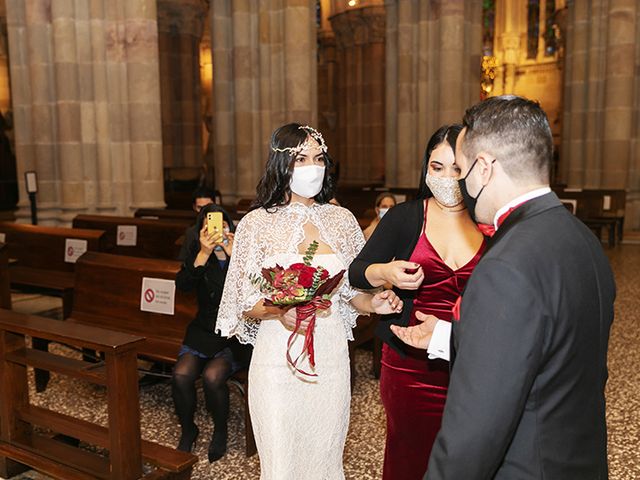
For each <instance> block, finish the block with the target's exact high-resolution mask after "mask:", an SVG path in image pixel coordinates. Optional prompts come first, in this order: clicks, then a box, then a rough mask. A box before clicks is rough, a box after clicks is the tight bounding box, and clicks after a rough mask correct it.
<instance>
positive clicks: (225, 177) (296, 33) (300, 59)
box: [210, 0, 317, 202]
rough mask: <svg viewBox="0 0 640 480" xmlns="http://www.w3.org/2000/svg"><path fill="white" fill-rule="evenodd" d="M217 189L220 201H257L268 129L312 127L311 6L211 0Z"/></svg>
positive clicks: (305, 0)
mask: <svg viewBox="0 0 640 480" xmlns="http://www.w3.org/2000/svg"><path fill="white" fill-rule="evenodd" d="M210 12H211V14H210V15H211V22H212V23H211V36H212V51H213V84H214V95H213V96H214V100H213V109H214V125H213V129H214V163H215V169H216V172H215V174H216V181H217V185H216V187H217V188H218V189H219V190H220V191H221V193H222V195H223V197H224V201H225V202H233V201H235V200H236V199H237V198H240V197H253V196H255V187H256V185H257V183H258V180H259V179H260V177H261V176H262V173H263V170H264V164H265V161H266V159H267V155H268V150H267V146H268V144H269V140H270V136H271V133H272V131H273V130H274V129H275V128H276V127H278V126H280V125H282V124H284V123H287V122H292V121H296V122H300V123H303V124H304V123H308V124H310V125H316V124H317V73H316V19H315V2H314V1H311V0H283V1H282V2H273V3H272V2H253V1H249V0H238V1H234V2H228V1H226V0H213V1H212V3H211V8H210Z"/></svg>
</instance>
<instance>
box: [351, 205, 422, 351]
mask: <svg viewBox="0 0 640 480" xmlns="http://www.w3.org/2000/svg"><path fill="white" fill-rule="evenodd" d="M423 222H424V199H418V200H412V201H410V202H405V203H401V204H399V205H397V206H395V207H393V208H392V209H390V210H389V211H388V212H387V213H386V215H385V216H384V217H382V220H380V223H379V224H378V226H377V227H376V229H375V230H374V232H373V235H372V236H371V238H370V239H369V241H368V242H367V243H366V245H365V246H364V248H363V249H362V251H361V252H360V254H359V255H358V256H357V257H356V259H355V260H354V261H353V263H351V266H350V267H349V282H351V285H353V286H354V287H356V288H365V289H369V288H373V285H371V284H370V283H369V281H368V280H367V279H366V277H365V275H364V272H365V270H366V269H367V268H368V267H369V265H371V264H373V263H387V262H390V261H392V260H409V258H410V257H411V254H412V253H413V250H414V249H415V247H416V244H417V243H418V239H419V238H420V234H421V233H422V224H423ZM393 290H394V291H395V292H396V294H397V295H398V296H399V297H400V298H401V299H402V301H403V302H404V306H403V307H402V312H400V313H394V314H391V315H383V316H382V317H381V321H380V323H379V324H378V327H377V329H376V333H377V335H378V336H379V337H380V338H381V339H382V340H383V341H384V342H386V343H387V344H388V345H389V346H390V347H392V348H394V349H395V350H397V351H398V352H399V353H401V354H404V353H405V346H404V343H402V342H401V341H400V340H398V338H397V337H396V336H395V335H394V334H393V332H392V331H391V329H390V328H389V327H390V325H391V324H394V325H402V326H407V325H408V324H409V318H410V316H411V310H412V308H413V300H414V298H415V296H416V292H417V290H400V289H399V288H397V287H393Z"/></svg>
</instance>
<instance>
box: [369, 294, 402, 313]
mask: <svg viewBox="0 0 640 480" xmlns="http://www.w3.org/2000/svg"><path fill="white" fill-rule="evenodd" d="M402 306H403V302H402V300H400V297H398V295H396V293H395V292H394V291H393V290H384V291H383V292H380V293H377V294H376V295H374V296H373V297H372V298H371V309H372V310H373V311H374V313H377V314H379V315H389V314H391V313H400V312H401V311H402Z"/></svg>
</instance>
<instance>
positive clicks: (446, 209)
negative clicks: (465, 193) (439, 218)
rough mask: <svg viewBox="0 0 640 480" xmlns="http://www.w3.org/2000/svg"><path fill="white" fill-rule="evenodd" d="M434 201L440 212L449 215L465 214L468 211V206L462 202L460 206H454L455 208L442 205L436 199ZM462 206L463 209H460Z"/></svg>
mask: <svg viewBox="0 0 640 480" xmlns="http://www.w3.org/2000/svg"><path fill="white" fill-rule="evenodd" d="M433 201H434V202H435V203H436V205H437V206H438V208H439V209H440V210H442V211H443V212H447V213H458V212H463V211H465V210H466V209H467V206H466V205H465V204H464V202H461V203H459V204H458V205H454V206H453V207H447V206H445V205H442V204H441V203H440V202H439V201H438V200H437V199H436V198H435V197H433ZM460 205H462V207H460Z"/></svg>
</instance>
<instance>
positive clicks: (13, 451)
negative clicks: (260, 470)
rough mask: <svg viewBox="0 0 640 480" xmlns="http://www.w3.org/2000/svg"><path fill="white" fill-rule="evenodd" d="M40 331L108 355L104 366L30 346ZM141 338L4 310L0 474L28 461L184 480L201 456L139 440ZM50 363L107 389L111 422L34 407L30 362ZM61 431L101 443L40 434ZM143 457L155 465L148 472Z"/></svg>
mask: <svg viewBox="0 0 640 480" xmlns="http://www.w3.org/2000/svg"><path fill="white" fill-rule="evenodd" d="M25 335H31V336H33V335H38V336H40V337H43V338H45V339H47V340H49V341H58V342H62V343H65V344H69V345H73V346H75V347H79V348H91V349H94V350H97V351H99V352H101V353H103V354H104V358H105V361H104V362H103V363H100V364H97V365H96V364H90V363H85V362H83V361H81V360H77V359H73V358H68V357H63V356H59V355H54V354H52V353H48V352H42V351H39V350H33V349H31V348H28V346H27V343H26V342H25ZM143 342H144V339H143V338H141V337H138V336H133V335H127V334H124V333H120V332H114V331H110V330H103V329H98V328H95V327H88V326H83V325H77V324H73V323H70V322H58V321H55V320H51V319H47V318H43V317H36V316H30V315H24V314H19V313H16V312H11V311H8V310H0V384H2V390H1V391H0V425H1V426H2V428H1V430H0V475H2V476H3V477H10V476H13V475H16V474H17V473H20V472H21V471H24V470H26V469H27V468H28V467H26V466H29V467H31V468H34V469H36V470H38V471H40V472H42V473H44V474H46V475H49V476H51V477H53V478H56V479H64V480H84V479H108V480H133V479H148V480H151V479H154V480H155V479H167V480H172V479H173V480H186V479H188V478H191V470H192V468H193V465H194V464H195V463H196V462H197V457H196V456H194V455H192V454H190V453H185V452H180V451H177V450H174V449H173V448H170V447H165V446H162V445H159V444H157V443H154V442H150V441H146V440H144V441H143V440H141V438H140V407H139V399H138V383H137V381H138V375H137V366H136V355H137V352H136V348H137V347H138V346H139V345H142V344H143ZM28 366H32V367H39V368H45V369H48V370H51V371H55V372H58V373H60V374H63V375H66V376H70V377H73V378H77V379H82V380H85V381H88V382H91V383H94V384H98V385H104V386H105V387H106V389H107V403H108V415H109V422H108V427H102V426H100V425H96V424H93V423H91V422H88V421H85V420H81V419H77V418H74V417H72V416H69V415H65V414H61V413H57V412H54V411H52V410H49V409H46V408H42V407H37V406H35V405H32V404H31V403H30V402H29V388H28V384H27V367H28ZM34 426H37V427H40V428H42V427H44V428H45V429H47V430H52V431H54V432H58V433H60V434H62V435H66V436H69V437H72V438H75V439H78V440H82V441H85V442H87V443H90V444H92V445H96V446H98V447H100V448H103V449H107V450H108V452H109V454H108V456H103V455H100V454H97V453H93V452H90V451H88V450H86V449H80V448H78V447H77V446H72V445H70V444H68V443H64V442H61V441H59V440H57V439H56V437H53V438H52V437H51V435H47V434H44V433H42V432H41V431H40V430H39V429H35V428H34ZM143 462H144V463H148V464H151V465H152V466H153V468H152V471H151V472H149V473H146V474H144V473H143Z"/></svg>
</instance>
